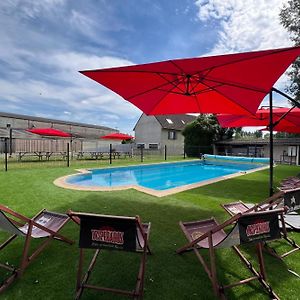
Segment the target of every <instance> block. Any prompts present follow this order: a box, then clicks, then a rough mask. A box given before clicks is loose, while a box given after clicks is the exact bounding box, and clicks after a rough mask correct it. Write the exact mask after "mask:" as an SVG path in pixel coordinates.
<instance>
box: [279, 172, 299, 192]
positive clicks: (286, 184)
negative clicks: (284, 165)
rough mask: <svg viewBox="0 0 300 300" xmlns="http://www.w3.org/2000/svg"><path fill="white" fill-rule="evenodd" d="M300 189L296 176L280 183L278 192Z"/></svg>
mask: <svg viewBox="0 0 300 300" xmlns="http://www.w3.org/2000/svg"><path fill="white" fill-rule="evenodd" d="M299 187H300V178H299V177H297V176H294V177H288V178H286V179H284V180H282V181H281V182H280V186H279V188H278V189H279V190H281V191H284V190H290V189H295V188H299Z"/></svg>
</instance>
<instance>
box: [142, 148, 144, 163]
mask: <svg viewBox="0 0 300 300" xmlns="http://www.w3.org/2000/svg"><path fill="white" fill-rule="evenodd" d="M143 161H144V147H143V146H142V145H141V162H143Z"/></svg>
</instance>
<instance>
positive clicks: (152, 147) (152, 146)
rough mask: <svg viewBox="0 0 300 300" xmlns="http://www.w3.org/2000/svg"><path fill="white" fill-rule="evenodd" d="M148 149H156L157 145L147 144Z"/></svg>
mask: <svg viewBox="0 0 300 300" xmlns="http://www.w3.org/2000/svg"><path fill="white" fill-rule="evenodd" d="M149 149H158V144H157V143H152V144H149Z"/></svg>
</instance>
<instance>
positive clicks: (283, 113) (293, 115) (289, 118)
mask: <svg viewBox="0 0 300 300" xmlns="http://www.w3.org/2000/svg"><path fill="white" fill-rule="evenodd" d="M217 119H218V122H219V124H220V125H221V126H222V127H245V126H269V124H270V110H269V109H259V110H258V111H257V112H256V114H255V116H251V115H248V116H246V115H226V114H221V115H217ZM276 122H278V124H275V126H274V128H273V130H275V131H280V130H279V128H288V127H293V128H295V127H297V126H300V109H299V108H293V109H292V110H291V108H274V109H273V123H276Z"/></svg>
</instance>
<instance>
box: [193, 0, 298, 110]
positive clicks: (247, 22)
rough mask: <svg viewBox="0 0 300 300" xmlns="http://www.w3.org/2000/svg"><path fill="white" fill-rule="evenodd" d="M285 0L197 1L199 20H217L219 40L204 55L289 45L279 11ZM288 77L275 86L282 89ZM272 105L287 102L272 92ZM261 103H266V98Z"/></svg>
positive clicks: (283, 77)
mask: <svg viewBox="0 0 300 300" xmlns="http://www.w3.org/2000/svg"><path fill="white" fill-rule="evenodd" d="M286 2H287V0H251V1H243V0H226V1H224V0H197V1H196V2H195V4H196V6H197V7H198V18H199V20H200V21H201V22H219V25H220V29H219V31H218V40H217V42H216V44H215V45H214V46H213V47H212V49H211V51H209V53H207V54H206V55H218V54H225V53H236V52H247V51H255V50H263V49H275V48H284V47H290V46H292V45H293V44H292V42H291V40H290V39H289V35H288V33H287V31H286V30H285V29H284V27H283V26H282V25H281V24H280V19H279V12H280V10H281V8H282V7H283V5H284V4H285V3H286ZM287 84H288V77H287V75H286V74H283V75H282V76H281V77H280V79H279V80H278V81H277V83H276V84H275V86H276V87H277V88H278V89H280V90H284V87H285V86H286V85H287ZM275 97H276V98H275V100H274V104H275V105H278V106H286V105H288V102H287V101H286V100H284V99H283V98H282V97H278V96H277V95H275ZM262 105H268V99H266V100H265V101H264V102H263V103H262Z"/></svg>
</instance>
